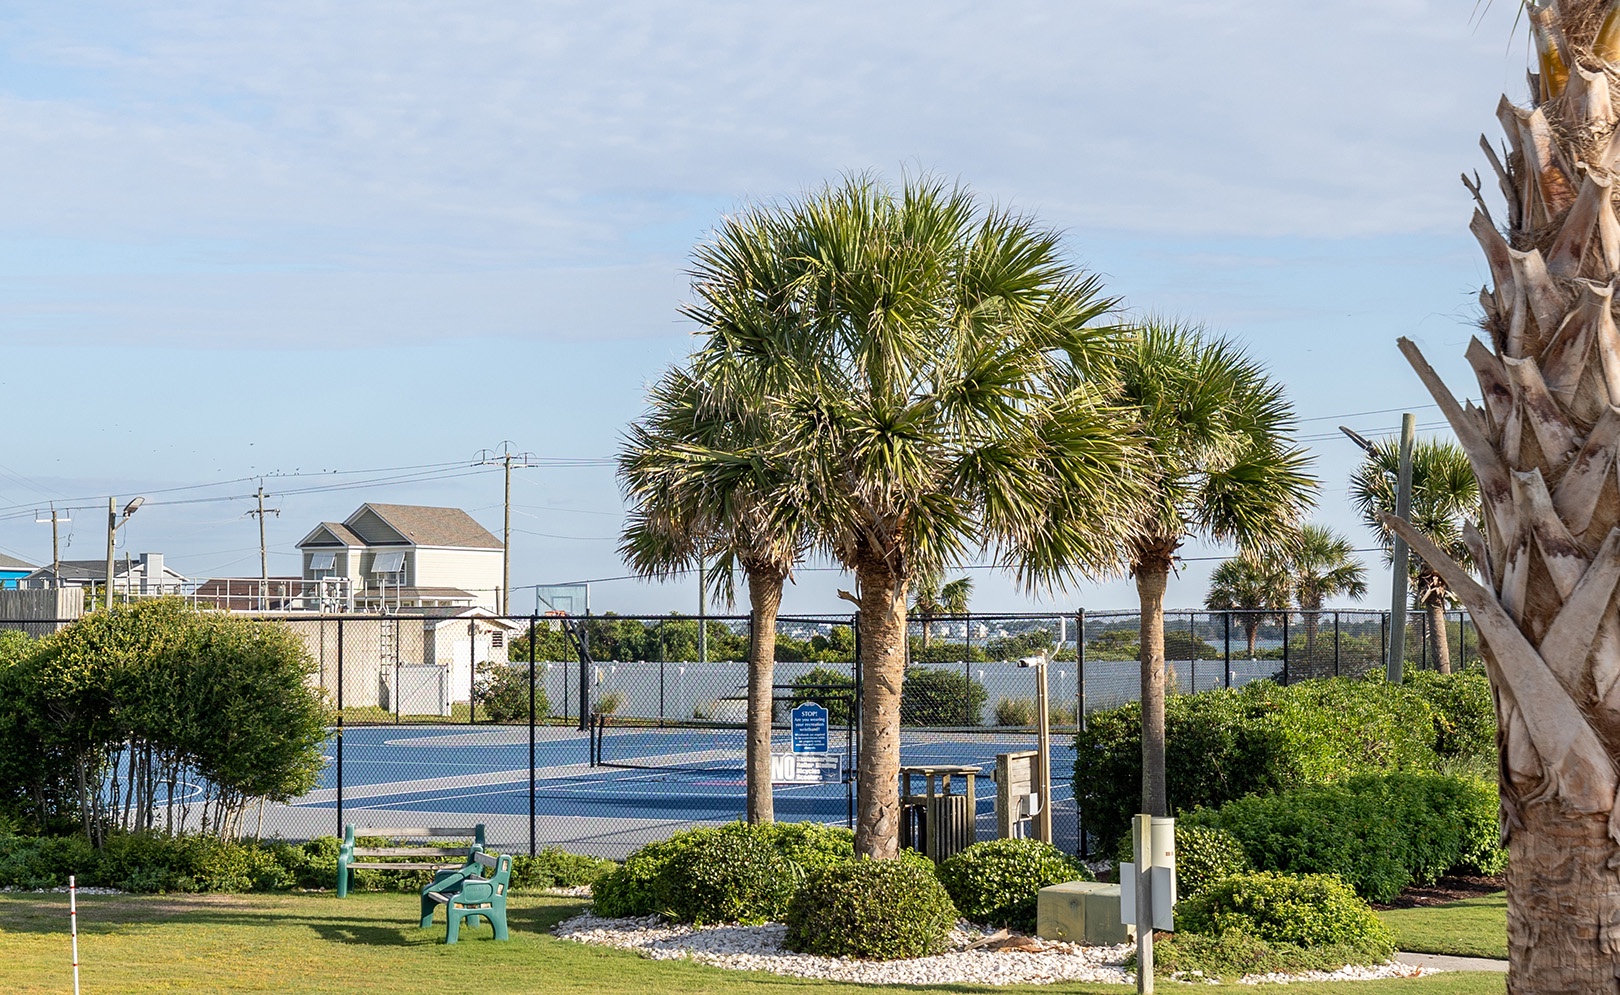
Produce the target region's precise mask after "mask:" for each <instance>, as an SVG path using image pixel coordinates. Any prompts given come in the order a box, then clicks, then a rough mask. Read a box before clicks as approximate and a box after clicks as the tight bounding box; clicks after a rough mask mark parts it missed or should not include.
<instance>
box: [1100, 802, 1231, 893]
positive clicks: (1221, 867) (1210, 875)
mask: <svg viewBox="0 0 1620 995" xmlns="http://www.w3.org/2000/svg"><path fill="white" fill-rule="evenodd" d="M1134 843H1135V840H1133V839H1132V838H1131V834H1130V833H1126V834H1125V835H1124V837H1122V838H1121V839H1120V843H1119V860H1120V862H1121V863H1125V862H1127V861H1134V860H1135V859H1136V854H1135V849H1136V848H1135V846H1134V845H1133V844H1134ZM1252 870H1254V865H1253V864H1251V863H1250V862H1249V855H1248V854H1247V853H1245V852H1244V850H1243V843H1242V841H1240V840H1239V839H1238V838H1237V837H1236V836H1233V835H1232V834H1231V833H1229V832H1227V831H1226V830H1224V829H1218V828H1216V827H1214V826H1201V825H1198V824H1196V823H1188V822H1184V821H1181V820H1177V822H1176V894H1177V897H1179V898H1191V897H1192V896H1194V895H1199V894H1202V893H1204V892H1205V891H1207V890H1209V886H1210V885H1212V884H1214V883H1215V882H1217V881H1220V880H1223V879H1225V878H1229V877H1231V876H1232V875H1234V874H1246V873H1248V872H1249V871H1252Z"/></svg>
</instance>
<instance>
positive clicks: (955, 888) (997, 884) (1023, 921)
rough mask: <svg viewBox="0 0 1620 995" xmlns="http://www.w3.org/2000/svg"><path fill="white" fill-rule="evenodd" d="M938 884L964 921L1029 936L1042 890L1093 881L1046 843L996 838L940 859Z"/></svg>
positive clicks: (1079, 866) (1063, 854) (1074, 862)
mask: <svg viewBox="0 0 1620 995" xmlns="http://www.w3.org/2000/svg"><path fill="white" fill-rule="evenodd" d="M939 880H940V883H941V884H943V885H944V886H945V891H946V892H947V893H949V895H950V896H951V901H952V902H954V903H955V904H956V908H957V910H958V911H959V912H961V913H962V915H963V916H964V917H965V918H967V919H969V920H971V921H973V922H977V923H988V924H990V925H992V926H1010V927H1012V928H1013V929H1018V930H1022V931H1024V932H1033V931H1034V929H1035V904H1036V899H1037V897H1038V895H1039V893H1040V890H1041V889H1042V888H1045V887H1046V886H1048V885H1054V884H1062V883H1063V882H1065V881H1091V880H1094V878H1093V877H1092V875H1091V872H1090V871H1088V870H1087V869H1086V868H1085V866H1084V865H1083V864H1080V863H1079V862H1077V861H1076V860H1075V859H1074V858H1072V857H1070V856H1069V855H1068V854H1066V853H1064V852H1063V851H1062V850H1059V849H1058V848H1057V847H1055V846H1053V845H1052V844H1050V843H1043V842H1041V841H1040V840H1035V839H998V840H986V841H985V842H983V843H975V844H973V845H972V846H970V847H968V848H967V849H966V850H963V851H962V852H961V853H958V854H956V855H955V856H952V857H950V858H948V859H946V860H945V861H944V862H943V863H941V864H940V865H939Z"/></svg>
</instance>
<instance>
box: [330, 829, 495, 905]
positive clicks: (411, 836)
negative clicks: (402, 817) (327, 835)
mask: <svg viewBox="0 0 1620 995" xmlns="http://www.w3.org/2000/svg"><path fill="white" fill-rule="evenodd" d="M363 836H381V837H384V838H386V839H388V840H389V841H390V842H391V843H397V842H399V841H400V840H427V841H431V840H465V839H467V838H468V837H471V838H472V840H473V842H472V843H470V844H469V843H457V844H455V845H450V846H442V845H441V846H428V845H417V846H392V845H390V846H359V845H357V844H356V842H355V840H356V839H358V838H360V837H363ZM483 850H484V824H483V823H479V824H478V825H476V826H469V827H466V828H461V829H423V828H403V829H401V828H397V827H393V826H380V827H373V826H362V827H359V828H356V827H355V826H354V825H353V824H352V823H351V824H349V825H347V826H344V827H343V842H342V844H341V845H340V846H339V847H338V859H337V894H338V897H339V898H343V897H345V896H347V895H348V894H349V884H350V879H351V878H352V877H353V876H354V875H353V873H352V872H353V871H356V870H377V871H447V870H455V869H457V868H459V867H461V866H462V864H463V863H465V861H466V859H467V858H469V857H471V856H473V855H474V854H477V853H482V852H483ZM360 857H371V858H382V859H371V860H359V859H357V858H360Z"/></svg>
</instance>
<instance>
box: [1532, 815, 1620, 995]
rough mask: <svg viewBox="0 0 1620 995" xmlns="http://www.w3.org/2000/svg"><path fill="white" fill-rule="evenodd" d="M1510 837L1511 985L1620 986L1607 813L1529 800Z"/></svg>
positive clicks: (1619, 918)
mask: <svg viewBox="0 0 1620 995" xmlns="http://www.w3.org/2000/svg"><path fill="white" fill-rule="evenodd" d="M1518 815H1519V817H1520V819H1521V820H1522V821H1523V825H1522V827H1520V828H1518V829H1517V830H1515V831H1514V833H1513V835H1512V837H1511V838H1510V839H1509V843H1508V852H1509V856H1508V869H1507V883H1508V893H1509V894H1510V895H1512V896H1514V897H1513V899H1512V900H1510V901H1509V902H1508V960H1509V963H1510V964H1511V965H1512V966H1511V967H1510V968H1509V990H1510V991H1516V992H1517V991H1527V992H1537V993H1542V992H1560V993H1562V992H1568V993H1572V995H1573V993H1577V992H1579V993H1590V992H1614V991H1615V990H1616V988H1617V983H1616V979H1615V970H1616V966H1615V965H1616V960H1617V956H1620V935H1617V934H1620V875H1617V874H1615V873H1614V871H1613V870H1611V869H1610V867H1609V861H1610V859H1611V858H1612V857H1613V856H1614V852H1615V850H1614V840H1613V839H1611V838H1610V836H1609V818H1608V816H1607V815H1605V814H1603V813H1589V814H1586V815H1581V816H1572V815H1571V813H1569V812H1567V811H1564V810H1563V809H1562V806H1560V805H1559V803H1558V802H1557V801H1556V800H1551V799H1549V800H1547V801H1541V802H1535V803H1533V804H1528V805H1524V806H1523V807H1521V808H1520V809H1519V812H1518Z"/></svg>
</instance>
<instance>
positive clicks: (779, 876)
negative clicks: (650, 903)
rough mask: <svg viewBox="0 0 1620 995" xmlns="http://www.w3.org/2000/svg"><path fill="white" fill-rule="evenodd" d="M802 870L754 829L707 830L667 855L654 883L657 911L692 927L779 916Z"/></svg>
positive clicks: (754, 922)
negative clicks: (750, 830)
mask: <svg viewBox="0 0 1620 995" xmlns="http://www.w3.org/2000/svg"><path fill="white" fill-rule="evenodd" d="M802 874H803V871H802V870H801V869H800V868H798V867H797V866H795V865H794V864H793V863H792V862H790V861H789V860H788V859H787V858H786V857H783V856H782V854H781V853H780V852H778V851H777V849H776V848H775V847H774V846H772V845H771V843H770V841H769V840H768V839H766V838H765V837H764V836H763V835H761V834H758V833H734V832H715V833H709V834H707V835H705V836H703V837H701V839H700V840H699V841H698V842H697V844H696V845H693V846H688V847H683V848H681V849H680V850H678V851H677V852H675V853H674V854H672V855H671V856H670V858H669V861H668V862H667V863H665V864H664V867H663V870H662V871H661V872H660V873H659V875H658V880H657V881H656V882H655V883H654V886H653V890H654V893H655V894H656V895H657V897H658V911H659V912H660V913H662V914H663V915H665V916H667V917H668V918H670V919H674V920H675V921H676V922H689V923H693V924H695V925H698V926H705V925H709V924H711V923H721V922H734V923H741V924H743V925H748V926H755V925H759V924H760V923H765V922H772V921H774V920H778V919H780V918H782V914H783V913H784V912H786V911H787V903H788V899H789V898H791V897H792V895H793V892H794V890H795V889H796V888H797V887H798V884H799V877H800V876H801V875H802Z"/></svg>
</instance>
